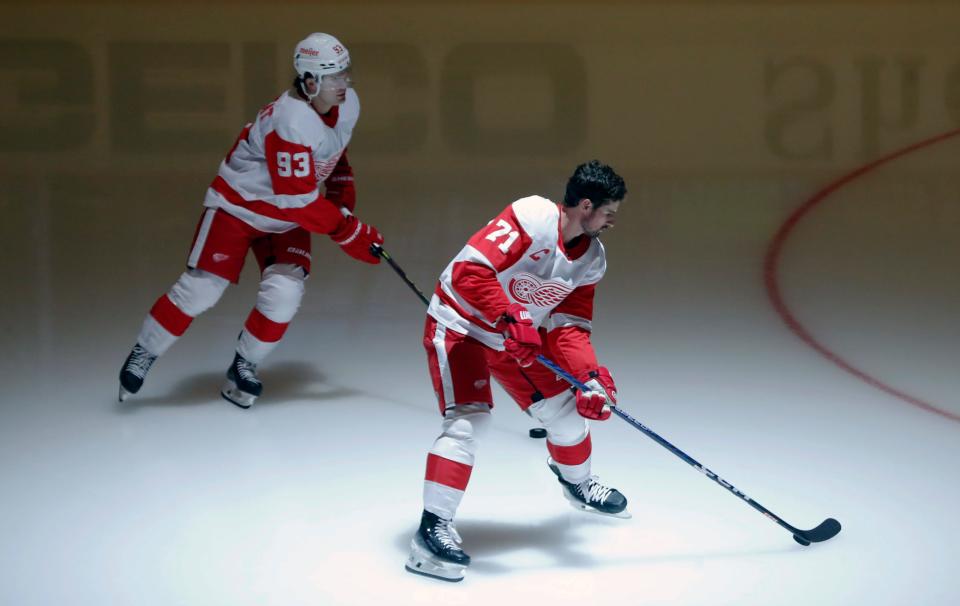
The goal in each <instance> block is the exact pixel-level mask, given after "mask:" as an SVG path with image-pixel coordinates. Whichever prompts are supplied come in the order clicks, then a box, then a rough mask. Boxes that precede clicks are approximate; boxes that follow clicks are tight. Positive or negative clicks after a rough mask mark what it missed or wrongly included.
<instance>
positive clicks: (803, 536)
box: [537, 355, 841, 545]
mask: <svg viewBox="0 0 960 606" xmlns="http://www.w3.org/2000/svg"><path fill="white" fill-rule="evenodd" d="M537 361H538V362H540V363H541V364H543V365H544V366H546V367H547V368H549V369H550V370H552V371H553V372H555V373H557V375H558V376H560V377H562V378H563V379H564V380H565V381H566V382H567V383H569V384H570V385H572V386H573V387H575V388H577V389H579V390H580V391H590V388H589V387H587V386H586V385H584V384H583V383H581V382H580V381H578V380H577V379H576V378H575V377H574V376H573V375H571V374H570V373H568V372H567V371H565V370H564V369H562V368H560V367H559V366H557V365H556V364H555V363H554V362H552V361H551V360H549V359H547V358H545V357H544V356H543V355H539V356H537ZM610 410H611V411H613V414H615V415H617V416H618V417H620V418H621V419H623V420H624V421H626V422H627V423H629V424H630V425H632V426H633V427H635V428H636V429H639V430H640V431H642V432H643V433H644V434H646V435H647V437H649V438H651V439H652V440H653V441H655V442H656V443H657V444H659V445H660V446H663V447H664V448H666V449H667V450H669V451H670V452H672V453H673V454H675V455H677V456H678V457H680V458H681V459H683V460H684V461H686V462H687V463H688V464H690V465H691V466H692V467H693V468H694V469H696V470H697V471H699V472H700V473H702V474H703V475H705V476H707V477H708V478H710V479H711V480H713V481H714V482H716V483H717V484H719V485H720V486H723V487H724V488H726V489H727V490H729V491H730V492H732V493H733V494H735V495H736V496H738V497H740V498H741V499H743V500H744V501H746V502H747V504H748V505H750V506H751V507H753V508H754V509H756V510H757V511H759V512H760V513H762V514H763V515H765V516H767V517H768V518H770V519H771V520H773V521H774V522H776V523H777V524H779V525H780V526H781V527H783V528H785V529H787V530H789V531H790V532H791V533H792V534H793V539H794V540H795V541H796V542H797V543H800V544H801V545H809V544H810V543H821V542H823V541H826V540H827V539H832V538H833V537H835V536H836V535H837V533H839V532H840V528H841V527H840V522H838V521H837V520H835V519H833V518H827V519H826V520H824V521H823V522H821V523H820V525H819V526H817V527H816V528H811V529H810V530H801V529H799V528H796V527H794V526H792V525H790V524H788V523H787V522H785V521H783V519H781V518H780V517H779V516H777V515H776V514H774V513H773V512H772V511H770V510H769V509H767V508H766V507H764V506H763V505H761V504H760V503H757V502H756V501H754V500H753V499H751V498H750V497H748V496H747V495H746V494H744V493H743V491H741V490H739V489H738V488H736V487H734V486H733V485H732V484H730V483H729V482H727V481H726V480H724V479H723V478H721V477H720V476H718V475H717V474H715V473H714V472H712V471H710V470H709V469H707V468H706V467H704V466H703V465H701V464H700V463H699V462H698V461H696V460H695V459H694V458H693V457H691V456H690V455H688V454H687V453H685V452H683V451H682V450H680V449H679V448H677V447H676V446H674V445H673V444H671V443H670V442H668V441H667V440H665V439H664V438H662V437H660V435H659V434H657V433H656V432H655V431H653V430H652V429H650V428H649V427H647V426H646V425H644V424H643V423H641V422H640V421H638V420H636V419H634V418H633V417H632V416H630V415H629V414H627V413H626V412H624V411H623V409H621V408H620V407H619V406H611V407H610Z"/></svg>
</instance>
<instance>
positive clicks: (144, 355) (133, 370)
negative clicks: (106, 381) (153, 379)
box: [124, 343, 157, 379]
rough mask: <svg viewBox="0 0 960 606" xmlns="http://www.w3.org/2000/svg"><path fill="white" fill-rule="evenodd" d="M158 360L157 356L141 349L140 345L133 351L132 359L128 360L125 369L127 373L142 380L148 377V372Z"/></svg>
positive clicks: (134, 347)
mask: <svg viewBox="0 0 960 606" xmlns="http://www.w3.org/2000/svg"><path fill="white" fill-rule="evenodd" d="M156 359H157V356H155V355H153V354H151V353H150V352H149V351H147V350H146V349H144V348H143V347H140V344H139V343H138V344H137V345H134V346H133V351H132V352H130V357H129V358H128V359H127V365H126V366H125V367H124V370H125V371H126V372H129V373H130V374H132V375H134V376H135V377H137V378H140V379H142V378H143V377H145V376H146V374H147V371H148V370H150V367H151V366H152V365H153V361H154V360H156Z"/></svg>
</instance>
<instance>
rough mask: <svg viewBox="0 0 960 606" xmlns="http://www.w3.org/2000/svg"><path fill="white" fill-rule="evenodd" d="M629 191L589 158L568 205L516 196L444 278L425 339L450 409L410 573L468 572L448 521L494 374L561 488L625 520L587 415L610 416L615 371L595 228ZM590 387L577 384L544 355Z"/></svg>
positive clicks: (578, 503)
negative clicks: (603, 350)
mask: <svg viewBox="0 0 960 606" xmlns="http://www.w3.org/2000/svg"><path fill="white" fill-rule="evenodd" d="M625 195H626V187H625V186H624V182H623V179H622V178H620V176H619V175H617V174H616V173H615V172H614V171H613V170H612V169H611V168H610V167H609V166H606V165H604V164H601V163H600V162H598V161H596V160H594V161H592V162H590V163H587V164H582V165H580V166H578V167H577V169H576V170H575V171H574V173H573V176H571V177H570V180H569V181H568V182H567V188H566V194H565V196H564V198H563V203H562V204H556V203H554V202H551V201H550V200H547V199H546V198H541V197H540V196H530V197H528V198H522V199H520V200H517V201H516V202H514V203H513V204H511V205H510V206H508V207H507V208H505V209H504V210H503V212H501V213H500V215H498V216H497V217H496V218H495V219H494V220H493V221H491V222H490V223H489V224H487V226H486V227H484V228H483V229H481V230H480V231H478V232H477V233H476V234H474V235H473V237H471V238H470V240H469V241H468V242H467V245H466V246H465V247H464V248H463V250H461V251H460V253H459V254H458V255H457V256H456V257H455V258H454V259H453V261H451V263H450V264H449V265H448V266H447V268H446V269H445V270H444V272H443V274H442V275H441V276H440V281H439V283H438V285H437V289H436V292H435V293H434V295H433V298H432V301H431V302H430V307H429V310H428V312H427V322H426V328H425V331H424V337H423V344H424V346H425V347H426V350H427V360H428V365H429V368H430V377H431V379H432V380H433V387H434V390H435V392H436V394H437V399H438V400H439V404H440V413H441V414H442V415H443V421H442V425H441V427H442V433H441V434H440V436H439V437H438V438H437V439H436V441H435V442H434V443H433V447H432V448H431V449H430V452H429V454H428V455H427V468H426V477H425V479H424V488H423V501H424V503H423V506H424V508H423V514H422V517H421V520H420V528H419V529H418V530H417V532H416V534H415V535H414V538H413V541H412V543H411V553H410V557H409V558H408V560H407V564H406V566H407V569H408V570H410V571H411V572H417V573H422V574H426V575H429V576H434V577H438V578H441V579H445V580H452V581H458V580H460V579H462V578H463V573H464V570H465V569H466V567H467V566H468V565H469V564H470V556H468V555H467V554H466V553H464V551H463V549H461V547H460V543H461V541H460V536H459V535H458V533H457V531H456V528H455V527H454V524H453V518H454V515H455V514H456V511H457V506H458V505H459V504H460V500H461V498H463V494H464V491H465V490H466V488H467V482H468V481H469V479H470V473H471V471H472V470H473V464H474V457H475V456H476V453H477V447H478V444H479V442H480V440H481V438H482V436H483V434H484V432H485V430H486V428H487V426H488V425H489V424H490V410H491V409H492V408H493V401H492V397H491V390H490V376H491V375H493V378H495V379H496V380H497V382H499V383H500V385H502V386H503V388H504V389H505V390H506V392H507V393H509V394H510V396H511V397H513V399H514V401H516V403H517V404H518V405H519V406H520V408H521V409H523V410H526V411H527V412H529V413H530V414H531V415H532V416H533V417H534V418H536V419H537V420H538V421H539V422H540V423H542V424H543V426H544V427H545V428H546V430H547V450H548V451H549V457H548V459H547V464H548V466H549V468H550V470H551V471H552V472H553V473H554V474H556V476H557V479H558V480H559V482H560V484H561V486H562V490H563V494H564V496H565V497H566V498H567V499H568V500H569V501H570V503H571V504H573V505H574V506H575V507H577V508H579V509H582V510H584V511H590V512H595V513H601V514H606V515H613V516H617V517H629V514H627V513H626V506H627V500H626V498H624V496H623V495H622V494H621V493H620V492H619V491H617V490H615V489H613V488H611V487H608V486H604V485H603V484H600V482H599V481H598V479H597V477H596V476H591V475H590V453H591V444H590V427H589V425H588V424H587V421H586V419H594V420H601V421H602V420H604V419H607V418H609V417H610V410H609V406H608V402H613V403H615V402H616V387H615V385H614V383H613V378H612V377H611V376H610V372H609V371H608V370H607V369H606V368H604V367H603V366H600V365H599V364H598V363H597V358H596V354H595V353H594V349H593V345H592V344H591V342H590V332H591V319H592V317H593V294H594V289H595V288H596V284H597V282H599V281H600V279H601V278H602V277H603V274H604V271H605V269H606V261H605V259H604V251H603V245H601V244H600V240H599V239H598V236H599V235H600V233H601V232H602V231H603V230H605V229H608V228H610V227H612V226H613V224H614V219H615V217H616V213H617V210H618V208H619V206H620V201H621V200H622V199H623V197H624V196H625ZM541 352H542V353H543V354H545V355H546V356H547V357H549V358H551V359H553V360H554V361H556V362H557V363H559V364H560V365H561V366H562V367H564V368H565V369H567V370H569V371H570V372H571V373H572V374H574V375H575V376H577V377H578V378H579V379H580V380H581V381H583V382H584V383H586V384H587V385H588V386H589V387H590V388H591V389H592V391H590V392H588V393H579V392H573V391H571V390H570V389H569V388H568V385H567V384H566V383H565V382H564V381H562V380H561V379H559V378H558V377H557V376H555V375H554V374H553V373H552V372H550V371H549V370H547V369H546V368H545V367H543V366H542V365H540V364H537V363H535V360H536V357H537V355H538V354H540V353H541Z"/></svg>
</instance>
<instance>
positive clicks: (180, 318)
mask: <svg viewBox="0 0 960 606" xmlns="http://www.w3.org/2000/svg"><path fill="white" fill-rule="evenodd" d="M150 315H151V316H153V319H154V320H156V321H157V322H159V323H160V326H163V327H164V328H165V329H166V330H167V332H169V333H170V334H172V335H173V336H175V337H179V336H180V335H182V334H183V333H185V332H186V331H187V328H188V327H189V326H190V323H191V322H193V318H192V317H190V316H188V315H187V314H185V313H183V312H182V311H180V308H179V307H177V306H176V304H175V303H174V302H173V301H171V300H170V297H168V296H167V295H163V296H161V297H160V298H159V299H157V302H156V303H154V304H153V307H151V308H150Z"/></svg>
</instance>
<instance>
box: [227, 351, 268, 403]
mask: <svg viewBox="0 0 960 606" xmlns="http://www.w3.org/2000/svg"><path fill="white" fill-rule="evenodd" d="M261 392H263V383H261V382H260V379H258V378H257V365H256V364H254V363H253V362H250V361H248V360H247V359H246V358H244V357H243V356H241V355H240V354H236V355H235V356H233V364H231V365H230V368H228V369H227V382H226V383H224V384H223V388H222V389H221V390H220V395H221V396H223V399H225V400H226V401H228V402H230V403H231V404H236V405H237V406H239V407H240V408H250V407H251V406H253V403H254V402H256V401H257V398H258V397H260V393H261Z"/></svg>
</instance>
